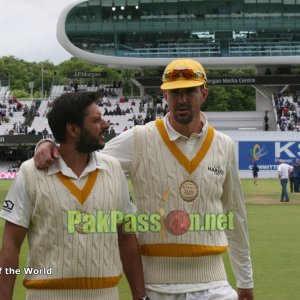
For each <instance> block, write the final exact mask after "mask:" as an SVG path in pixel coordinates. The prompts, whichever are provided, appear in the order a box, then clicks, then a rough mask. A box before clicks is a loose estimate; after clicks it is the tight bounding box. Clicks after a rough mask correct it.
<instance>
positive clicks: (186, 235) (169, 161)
mask: <svg viewBox="0 0 300 300" xmlns="http://www.w3.org/2000/svg"><path fill="white" fill-rule="evenodd" d="M133 130H134V160H133V166H132V170H131V176H132V180H133V183H134V184H133V186H134V188H135V195H136V205H137V207H138V211H139V212H140V213H145V214H148V215H151V216H153V217H152V220H153V219H155V220H156V221H157V215H159V216H160V226H159V228H160V229H159V231H158V230H157V228H156V229H155V227H152V230H151V226H150V227H149V228H150V230H148V232H143V233H140V234H139V243H140V250H141V254H142V259H143V266H144V273H145V281H146V283H148V284H151V283H153V284H155V283H200V282H208V281H216V280H226V279H227V277H226V273H225V269H224V264H223V259H222V253H223V252H225V251H226V250H227V244H228V242H227V238H226V235H225V232H224V230H217V229H218V227H217V228H216V226H217V225H218V224H212V223H216V219H217V217H218V215H219V214H222V213H223V205H222V201H221V196H222V193H223V188H222V185H223V182H224V180H225V176H226V173H227V171H228V169H229V167H230V159H229V156H230V154H231V155H232V151H233V150H234V143H233V142H232V141H231V140H230V138H229V137H227V136H226V135H224V134H222V133H220V132H218V131H215V130H214V129H213V128H212V127H208V130H207V131H206V132H204V133H203V134H202V135H201V137H200V139H199V141H198V142H197V145H196V147H195V149H194V152H193V153H192V160H189V159H188V158H187V157H186V156H185V154H184V153H183V152H182V151H181V150H180V149H179V148H178V147H177V146H176V143H174V142H172V141H170V140H169V137H168V133H167V131H166V129H165V125H164V123H163V120H157V121H156V122H151V123H148V124H147V125H145V126H136V127H135V128H134V129H133ZM178 210H179V211H181V212H185V213H186V214H187V215H188V216H189V218H188V219H189V220H190V224H189V228H188V230H187V232H183V233H179V234H178V233H176V232H175V233H174V232H173V231H172V228H168V224H167V220H168V219H169V218H171V214H172V213H171V214H170V212H172V211H175V213H176V211H178ZM155 215H156V217H155ZM206 215H207V216H208V217H209V218H208V220H209V221H207V220H206V221H205V216H206ZM149 220H150V221H149V222H150V223H151V218H150V217H149ZM185 220H186V219H185ZM186 221H187V222H189V221H188V220H186ZM174 222H175V225H176V220H175V221H174ZM208 223H210V224H208ZM153 228H154V229H153ZM175 228H176V226H175ZM179 229H180V228H179Z"/></svg>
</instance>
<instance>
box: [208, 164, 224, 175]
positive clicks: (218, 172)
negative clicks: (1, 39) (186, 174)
mask: <svg viewBox="0 0 300 300" xmlns="http://www.w3.org/2000/svg"><path fill="white" fill-rule="evenodd" d="M207 170H208V171H210V172H213V173H214V174H215V175H218V176H219V175H224V171H223V170H222V169H221V168H220V167H215V166H208V167H207Z"/></svg>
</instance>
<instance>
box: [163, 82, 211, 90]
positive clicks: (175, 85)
mask: <svg viewBox="0 0 300 300" xmlns="http://www.w3.org/2000/svg"><path fill="white" fill-rule="evenodd" d="M204 84H205V81H204V80H186V79H185V80H174V81H170V82H164V83H163V84H162V85H161V86H160V88H161V89H162V90H175V89H185V88H191V87H195V86H201V85H204Z"/></svg>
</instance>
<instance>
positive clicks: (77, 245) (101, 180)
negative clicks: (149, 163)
mask: <svg viewBox="0 0 300 300" xmlns="http://www.w3.org/2000/svg"><path fill="white" fill-rule="evenodd" d="M95 157H96V159H97V160H98V161H101V163H104V165H105V167H106V169H100V170H99V169H96V170H95V171H93V172H91V173H89V175H88V176H87V180H86V182H85V185H84V186H83V188H79V187H77V186H76V184H75V183H74V182H73V181H72V180H71V179H70V178H68V177H66V176H64V175H62V173H61V172H59V173H56V174H53V175H48V170H37V169H36V168H35V166H34V162H33V160H32V159H31V160H29V161H27V162H25V163H23V165H22V166H21V172H23V173H24V175H25V176H24V178H25V181H26V183H25V186H26V190H27V191H28V193H29V195H30V198H31V199H32V206H33V213H32V217H31V224H30V227H29V229H28V242H29V254H28V261H27V266H28V267H30V268H33V269H36V270H39V269H40V270H51V271H49V272H48V273H49V274H46V272H45V271H44V272H42V273H41V274H31V275H25V277H24V281H23V284H24V286H25V287H26V288H27V289H29V290H28V294H27V296H28V297H29V298H28V299H46V300H48V299H84V298H88V299H99V298H101V299H110V300H113V299H114V300H115V299H118V292H117V287H116V286H117V284H118V282H119V280H120V277H121V273H122V266H121V261H120V256H119V247H118V236H117V230H116V228H115V229H110V230H109V232H103V228H104V226H102V225H99V223H98V222H99V219H98V218H97V217H98V213H99V212H100V214H102V216H103V215H105V214H110V212H111V211H117V210H120V197H121V188H120V186H121V185H120V182H121V177H120V174H121V172H122V169H121V167H120V164H119V162H118V161H117V160H116V159H114V158H110V157H108V156H106V155H100V154H96V155H95ZM99 157H100V158H99ZM75 219H76V220H75ZM74 220H75V221H74ZM106 231H107V230H106ZM44 268H45V269H44ZM44 273H45V274H44Z"/></svg>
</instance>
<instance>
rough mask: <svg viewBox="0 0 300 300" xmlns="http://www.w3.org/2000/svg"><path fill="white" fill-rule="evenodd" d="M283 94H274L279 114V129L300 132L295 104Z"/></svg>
mask: <svg viewBox="0 0 300 300" xmlns="http://www.w3.org/2000/svg"><path fill="white" fill-rule="evenodd" d="M291 99H292V98H290V97H289V98H288V97H286V96H283V95H282V94H280V93H279V94H274V102H275V107H276V112H277V129H278V130H281V131H288V130H290V131H293V130H297V131H299V117H298V114H297V108H296V105H295V104H294V102H293V101H292V100H291Z"/></svg>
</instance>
